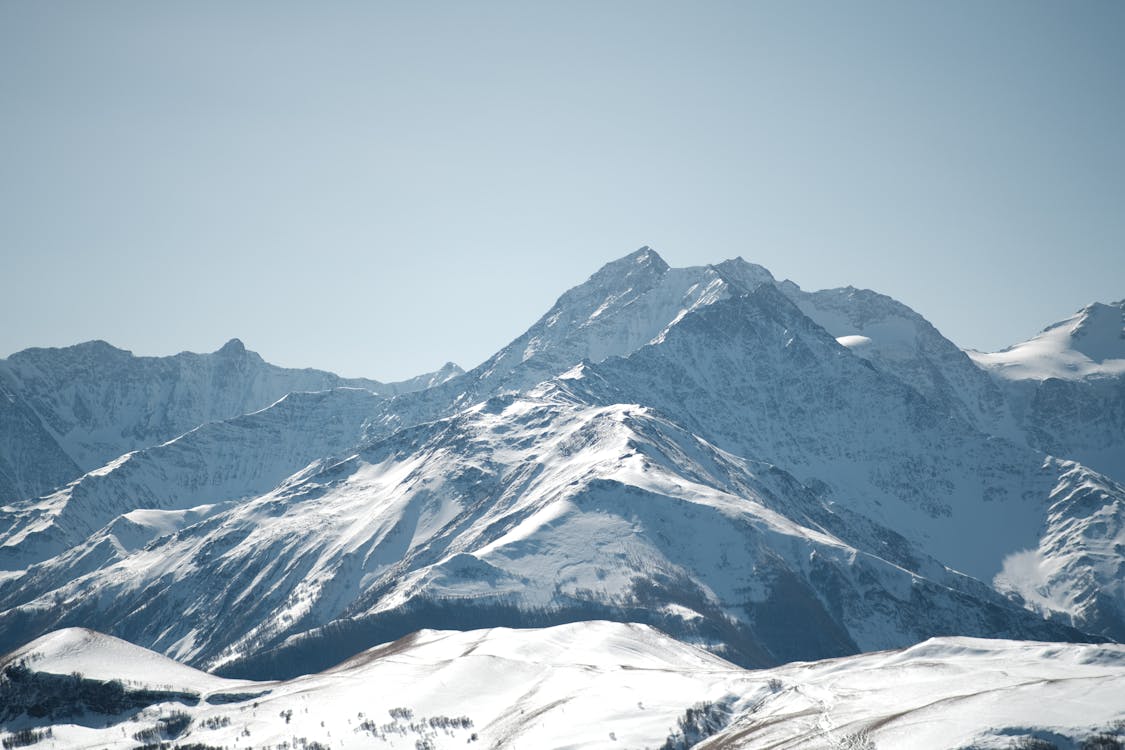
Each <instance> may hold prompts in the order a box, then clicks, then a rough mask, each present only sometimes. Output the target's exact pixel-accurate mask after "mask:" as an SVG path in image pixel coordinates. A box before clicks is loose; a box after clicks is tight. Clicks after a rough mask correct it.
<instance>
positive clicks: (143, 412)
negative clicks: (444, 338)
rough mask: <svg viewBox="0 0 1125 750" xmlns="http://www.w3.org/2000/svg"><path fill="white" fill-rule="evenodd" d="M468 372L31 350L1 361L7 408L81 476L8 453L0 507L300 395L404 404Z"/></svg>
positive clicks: (249, 356) (2, 436) (231, 356)
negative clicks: (350, 371)
mask: <svg viewBox="0 0 1125 750" xmlns="http://www.w3.org/2000/svg"><path fill="white" fill-rule="evenodd" d="M459 373H460V368H458V367H457V366H456V365H452V364H447V365H446V366H445V367H443V368H442V369H441V370H439V371H438V372H436V373H431V374H428V375H423V376H419V377H417V378H414V379H412V380H410V381H405V382H403V383H391V384H384V383H379V382H378V381H374V380H366V379H362V378H356V379H347V378H341V377H339V376H337V375H334V374H332V373H329V372H323V371H320V370H311V369H306V370H293V369H286V368H282V367H277V366H274V365H271V364H268V363H267V362H265V361H263V360H262V358H261V357H260V356H258V355H257V354H255V353H254V352H251V351H248V350H247V349H246V348H245V346H243V344H242V342H241V341H239V340H238V339H232V340H231V341H229V342H227V343H226V344H225V345H224V346H223V347H222V348H221V349H219V350H218V351H216V352H214V353H213V354H193V353H190V352H184V353H182V354H177V355H175V356H173V357H135V356H133V355H132V354H131V353H130V352H127V351H124V350H121V349H116V348H114V347H113V346H110V345H109V344H107V343H105V342H104V341H91V342H87V343H85V344H78V345H76V346H70V347H66V348H62V349H27V350H24V351H21V352H17V353H16V354H13V355H11V356H10V357H9V358H8V359H7V360H0V384H2V385H0V387H2V388H3V389H4V392H3V393H0V400H7V401H8V402H9V403H10V404H16V403H18V405H19V406H18V408H19V409H21V410H22V413H25V414H28V415H31V414H33V415H35V416H37V418H38V419H37V420H35V421H37V422H38V424H37V425H34V427H35V428H36V429H38V430H39V431H40V432H41V433H42V434H44V435H49V436H50V437H51V439H52V440H53V441H54V443H55V445H54V446H51V447H50V451H51V452H53V453H55V454H60V456H63V455H65V456H66V457H67V458H68V459H69V461H70V463H73V464H74V465H75V466H76V467H77V468H78V470H79V471H77V472H74V473H69V475H68V472H66V471H64V470H63V468H65V466H63V467H60V466H59V464H60V463H65V462H62V461H61V458H53V459H52V458H51V457H50V455H51V454H50V453H48V454H47V457H46V458H45V459H44V460H43V461H39V460H38V459H37V458H36V456H34V455H32V456H20V455H19V454H15V453H8V452H5V453H4V454H3V459H4V460H3V461H0V472H2V475H0V476H4V475H6V476H7V477H9V479H8V481H6V482H5V481H3V479H2V478H0V491H4V492H5V494H0V502H5V501H12V500H17V499H23V498H28V497H34V496H37V495H39V494H42V493H43V492H44V491H46V490H49V489H53V488H54V487H57V486H59V485H60V484H62V483H64V482H66V481H69V480H71V479H74V478H76V477H77V476H78V474H80V473H81V472H82V471H91V470H93V469H96V468H98V467H99V466H102V465H103V464H105V463H106V462H108V461H110V460H112V459H115V458H117V457H118V456H120V455H122V454H124V453H127V452H129V451H133V450H137V449H139V448H145V447H149V446H152V445H157V444H159V443H162V442H164V441H166V440H170V439H172V438H174V437H176V436H177V435H180V434H183V433H185V432H187V431H188V430H191V429H193V428H195V427H197V426H199V425H201V424H204V423H206V422H210V421H213V420H218V419H228V418H231V417H236V416H238V415H240V414H245V413H248V412H251V411H254V410H257V409H261V408H264V407H266V406H268V405H269V404H271V403H273V402H274V401H276V400H277V399H279V398H281V397H282V396H284V395H286V394H287V393H291V392H293V391H319V390H325V389H329V388H337V387H342V386H347V387H355V388H363V389H366V390H370V391H372V392H374V393H380V394H384V395H394V394H397V393H402V392H406V391H409V390H416V389H420V388H424V387H428V386H430V385H434V384H437V383H440V382H444V381H445V380H447V379H449V378H450V377H453V376H455V375H457V374H459ZM0 408H8V409H12V408H16V407H14V406H3V407H0ZM21 420H24V421H30V420H28V419H25V418H24V417H22V416H21ZM17 424H18V423H16V422H14V421H13V422H9V421H8V420H7V419H6V420H5V421H4V422H3V423H0V445H2V444H3V442H2V441H10V442H16V441H17V440H22V439H24V438H22V437H21V438H13V437H12V436H11V435H10V431H11V430H13V429H15V428H16V427H17ZM24 429H25V430H26V429H28V428H24ZM38 439H39V440H40V441H41V442H46V439H45V438H44V437H39V438H38ZM4 464H7V466H5V465H4ZM20 480H22V481H20ZM6 486H7V487H6Z"/></svg>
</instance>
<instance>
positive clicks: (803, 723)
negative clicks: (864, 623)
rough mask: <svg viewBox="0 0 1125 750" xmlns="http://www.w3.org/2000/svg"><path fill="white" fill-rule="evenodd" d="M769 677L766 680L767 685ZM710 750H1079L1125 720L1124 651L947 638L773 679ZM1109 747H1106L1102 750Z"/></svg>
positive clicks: (775, 673)
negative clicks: (1029, 743)
mask: <svg viewBox="0 0 1125 750" xmlns="http://www.w3.org/2000/svg"><path fill="white" fill-rule="evenodd" d="M763 676H764V675H763ZM770 676H771V677H772V678H773V679H776V680H778V682H779V684H777V683H775V684H776V685H777V690H776V691H775V692H770V693H768V694H766V695H764V696H761V697H755V698H754V699H752V700H751V701H746V700H745V699H744V700H743V702H742V703H741V704H740V706H739V708H740V709H742V710H741V711H740V715H738V716H737V717H736V718H735V719H734V720H733V721H732V722H731V723H730V725H729V726H728V727H727V728H726V729H725V730H724V731H722V732H721V733H719V734H717V735H715V736H714V737H711V738H710V739H708V740H706V741H704V742H702V743H700V744H698V745H696V747H697V748H698V750H706V749H708V748H710V749H712V750H717V749H718V748H745V749H747V750H749V749H750V748H777V749H778V750H781V749H782V748H794V749H796V748H826V749H837V748H838V749H840V750H850V749H853V748H858V749H861V750H866V749H868V748H879V750H899V749H901V750H914V749H916V748H927V750H942V749H944V748H950V749H951V750H952V749H953V748H970V747H971V748H1011V747H1019V746H1020V745H1016V744H1015V743H1016V742H1018V741H1021V740H1029V739H1031V738H1035V739H1039V740H1042V741H1046V742H1051V743H1055V744H1052V745H1050V746H1051V747H1056V746H1057V747H1062V748H1070V747H1077V746H1078V743H1080V742H1082V741H1085V740H1088V739H1090V738H1091V737H1092V736H1095V735H1099V734H1104V733H1107V732H1112V733H1113V734H1115V735H1116V736H1117V737H1118V738H1119V739H1120V740H1125V736H1122V734H1121V730H1120V729H1118V728H1117V726H1116V725H1117V723H1118V722H1121V720H1122V717H1123V716H1125V703H1122V701H1121V696H1122V695H1125V647H1122V646H1118V645H1102V646H1072V645H1061V644H1057V643H1032V642H1018V641H992V640H982V639H973V638H938V639H934V640H930V641H926V642H925V643H920V644H918V645H917V646H913V647H911V648H908V649H904V650H902V651H892V652H886V653H876V654H865V655H862V656H856V657H851V658H847V659H837V660H834V661H827V662H819V663H812V664H793V665H789V666H787V667H783V668H780V669H777V670H772V671H771V672H770ZM1099 747H1100V746H1099Z"/></svg>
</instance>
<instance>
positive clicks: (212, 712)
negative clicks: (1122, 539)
mask: <svg viewBox="0 0 1125 750" xmlns="http://www.w3.org/2000/svg"><path fill="white" fill-rule="evenodd" d="M28 653H30V654H35V655H36V657H35V658H34V659H32V660H31V661H30V666H31V669H33V670H41V671H44V672H51V673H55V674H67V673H69V671H71V670H73V669H76V668H77V669H79V671H81V672H83V673H84V674H85V676H86V677H87V678H92V679H101V680H109V679H113V678H115V677H117V676H120V675H128V679H133V678H134V677H138V678H139V679H140V682H141V683H142V684H146V683H147V684H148V685H150V686H151V687H153V688H155V689H159V688H160V687H162V683H163V684H164V685H171V686H176V687H179V688H180V689H186V690H194V691H195V692H196V693H198V694H199V696H200V698H201V700H197V701H195V702H191V701H190V700H188V701H166V702H162V703H154V704H153V705H151V706H150V707H148V708H145V709H144V710H142V711H139V712H129V713H125V714H121V715H111V716H108V717H105V718H106V719H108V721H103V720H102V718H103V717H101V716H96V717H93V718H94V720H90V719H89V717H87V718H86V720H78V721H76V720H75V719H73V718H69V717H56V718H42V719H32V718H30V717H27V716H22V717H20V718H15V719H12V720H9V721H8V722H6V725H2V724H0V727H2V728H3V729H7V730H9V731H13V730H15V729H17V728H23V727H37V728H44V727H46V726H50V727H51V729H52V735H53V736H52V737H51V738H50V739H48V740H43V741H42V743H41V744H40V745H39V746H41V747H44V748H86V747H89V748H93V747H98V748H103V747H109V748H114V747H121V748H132V747H134V746H135V745H136V744H137V743H136V742H135V741H134V740H133V739H132V736H133V735H134V734H135V733H137V732H138V731H143V730H145V729H149V730H155V729H157V728H159V727H160V726H161V719H162V718H163V719H165V720H167V719H168V718H170V717H172V716H173V714H174V712H178V713H180V714H181V715H182V716H184V717H186V718H187V719H189V720H190V721H189V722H186V723H185V722H181V726H180V727H178V728H177V730H176V734H175V735H174V736H173V735H171V734H169V733H165V734H164V735H163V736H162V737H161V736H159V735H158V739H165V740H172V739H174V740H175V741H176V742H180V743H185V744H186V743H205V744H207V745H213V746H228V747H229V746H237V747H265V746H273V747H276V746H278V745H279V744H280V743H285V742H288V743H291V744H299V743H301V742H304V743H311V742H320V743H323V745H324V746H330V747H342V748H360V747H364V748H366V747H386V748H412V749H415V750H416V748H418V747H427V748H433V749H434V750H438V748H453V747H464V746H466V745H469V746H477V747H490V748H520V747H528V748H603V747H604V748H618V747H626V748H641V747H650V748H656V747H670V748H677V747H683V748H686V747H688V746H692V745H694V746H696V747H699V748H701V749H702V748H719V747H723V748H766V747H786V748H790V747H791V748H849V747H852V748H854V747H872V746H877V747H878V748H880V749H881V750H896V749H897V748H902V749H906V748H910V749H914V748H919V747H924V748H927V749H928V750H944V749H945V748H949V749H950V750H952V749H953V748H962V747H969V746H972V747H982V748H983V747H995V748H1007V747H1009V743H1010V742H1011V741H1012V740H1013V739H1017V738H1021V737H1029V736H1038V737H1045V738H1050V739H1052V740H1054V741H1056V742H1060V743H1062V744H1061V746H1062V747H1072V746H1074V745H1072V744H1070V743H1077V742H1080V741H1082V740H1084V739H1087V738H1089V737H1090V736H1092V735H1094V734H1095V733H1098V732H1101V731H1104V730H1107V729H1109V728H1110V727H1112V725H1113V724H1114V722H1116V721H1120V720H1121V719H1122V718H1125V707H1123V706H1122V704H1121V703H1120V701H1119V700H1118V699H1117V698H1118V696H1119V695H1120V694H1121V691H1122V689H1123V688H1125V649H1123V648H1122V647H1121V646H1075V645H1060V644H1046V643H1035V642H1020V641H987V640H976V639H966V638H950V639H935V640H930V641H927V642H925V643H922V644H919V645H917V646H914V647H912V648H909V649H905V650H902V651H894V652H883V653H876V654H868V655H863V656H857V657H851V658H847V659H838V660H833V661H827V662H815V663H806V664H794V665H790V666H786V667H782V668H778V669H775V670H765V671H756V672H749V671H745V670H742V669H740V668H738V667H735V666H734V665H732V664H730V663H728V662H724V661H722V660H719V659H716V658H715V657H713V656H711V655H709V654H707V653H705V652H701V651H699V650H697V649H694V648H692V647H691V646H688V645H685V644H682V643H678V642H676V641H674V640H672V639H670V638H668V637H667V636H665V635H663V634H661V633H660V632H658V631H656V630H653V629H651V628H648V627H645V626H643V625H629V624H617V623H607V622H597V621H592V622H582V623H574V624H570V625H563V626H558V627H554V628H548V629H542V630H511V629H506V628H495V629H489V630H477V631H471V632H449V631H434V630H423V631H419V632H417V633H414V634H411V635H410V636H407V637H405V638H402V639H400V640H398V641H395V642H393V643H387V644H383V645H381V646H378V647H375V648H372V649H370V650H367V651H365V652H362V653H360V654H357V655H355V656H354V657H352V658H351V659H348V660H347V661H345V662H344V663H342V664H339V665H338V666H336V667H334V668H332V669H330V670H327V671H325V672H322V673H320V674H315V675H308V676H302V677H298V678H296V679H293V680H290V681H286V682H280V683H264V684H253V683H238V684H231V683H228V682H222V681H217V680H216V679H215V678H213V677H211V676H209V675H205V674H203V673H200V672H195V671H194V670H190V669H188V668H185V667H180V666H178V665H176V664H175V663H174V662H168V661H167V660H163V659H162V657H159V656H157V655H155V654H152V653H151V652H145V651H143V650H141V649H136V648H135V647H131V646H128V644H122V643H120V642H117V641H114V640H113V639H109V638H107V637H105V636H99V635H97V634H94V633H90V632H88V631H62V632H59V633H54V634H50V635H48V636H45V637H44V638H42V639H40V640H39V641H37V642H35V643H33V644H30V645H29V646H28V647H26V648H25V649H24V650H23V651H22V652H21V654H20V656H21V657H24V656H26V655H27V654H28ZM12 661H15V660H12ZM9 663H11V662H9ZM485 686H486V687H487V689H482V687H485ZM218 690H222V691H224V692H225V693H226V694H228V695H230V694H231V693H234V692H236V691H241V692H242V693H243V695H246V696H253V697H246V698H245V699H243V700H241V701H237V702H233V703H216V702H214V701H213V700H212V696H214V695H215V693H216V691H218ZM107 724H108V725H107ZM185 724H186V725H185ZM164 726H167V724H166V723H165V724H164ZM709 734H710V735H712V736H711V737H710V739H706V736H707V735H709ZM860 736H862V737H866V738H867V739H868V740H869V741H870V742H873V743H874V745H861V744H855V743H854V742H853V744H848V742H849V738H852V739H853V740H854V738H857V737H860ZM700 740H702V742H700V743H699V744H696V743H697V742H699V741H700Z"/></svg>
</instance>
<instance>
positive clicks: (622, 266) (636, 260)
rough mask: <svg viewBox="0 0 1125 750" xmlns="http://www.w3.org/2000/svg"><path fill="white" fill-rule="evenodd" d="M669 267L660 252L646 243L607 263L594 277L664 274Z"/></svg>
mask: <svg viewBox="0 0 1125 750" xmlns="http://www.w3.org/2000/svg"><path fill="white" fill-rule="evenodd" d="M668 268H669V265H668V264H667V263H666V262H665V261H664V259H663V258H661V257H660V254H659V253H657V252H656V251H655V250H653V249H652V248H651V247H649V246H648V245H645V246H644V247H641V248H639V249H637V250H634V251H633V252H631V253H629V254H628V255H626V256H625V257H624V258H618V259H617V260H614V261H610V262H609V263H606V264H605V265H604V266H602V268H601V270H599V271H598V272H597V273H596V274H594V276H593V277H592V278H598V277H601V276H609V275H612V276H619V275H626V276H632V275H634V274H636V273H638V272H639V273H642V274H644V275H653V276H662V275H663V274H664V272H666V271H667V270H668Z"/></svg>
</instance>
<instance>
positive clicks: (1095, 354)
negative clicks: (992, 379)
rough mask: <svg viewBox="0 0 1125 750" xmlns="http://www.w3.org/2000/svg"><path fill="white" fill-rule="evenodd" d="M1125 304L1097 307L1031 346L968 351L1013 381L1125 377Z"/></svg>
mask: <svg viewBox="0 0 1125 750" xmlns="http://www.w3.org/2000/svg"><path fill="white" fill-rule="evenodd" d="M1123 314H1125V301H1122V302H1117V303H1114V304H1112V305H1106V304H1101V303H1093V304H1091V305H1088V306H1086V307H1084V308H1082V309H1081V310H1079V311H1078V312H1077V313H1075V314H1074V315H1072V316H1071V317H1069V318H1067V319H1066V320H1063V321H1060V322H1058V323H1055V324H1054V325H1052V326H1049V327H1048V328H1046V329H1045V330H1044V331H1043V332H1041V333H1040V334H1039V335H1038V336H1035V337H1034V338H1032V339H1029V340H1028V341H1024V342H1022V343H1020V344H1016V345H1014V346H1011V347H1008V348H1007V349H1004V350H1002V351H999V352H993V353H986V352H978V351H972V350H969V351H968V354H969V356H970V357H972V359H973V361H975V362H976V363H977V364H978V365H980V366H981V367H983V368H985V369H987V370H988V371H990V372H992V373H993V374H994V375H996V376H997V377H1000V378H1004V379H1008V380H1046V379H1047V378H1058V379H1060V380H1083V379H1086V378H1099V377H1118V376H1121V375H1125V325H1123V321H1122V316H1123Z"/></svg>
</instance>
